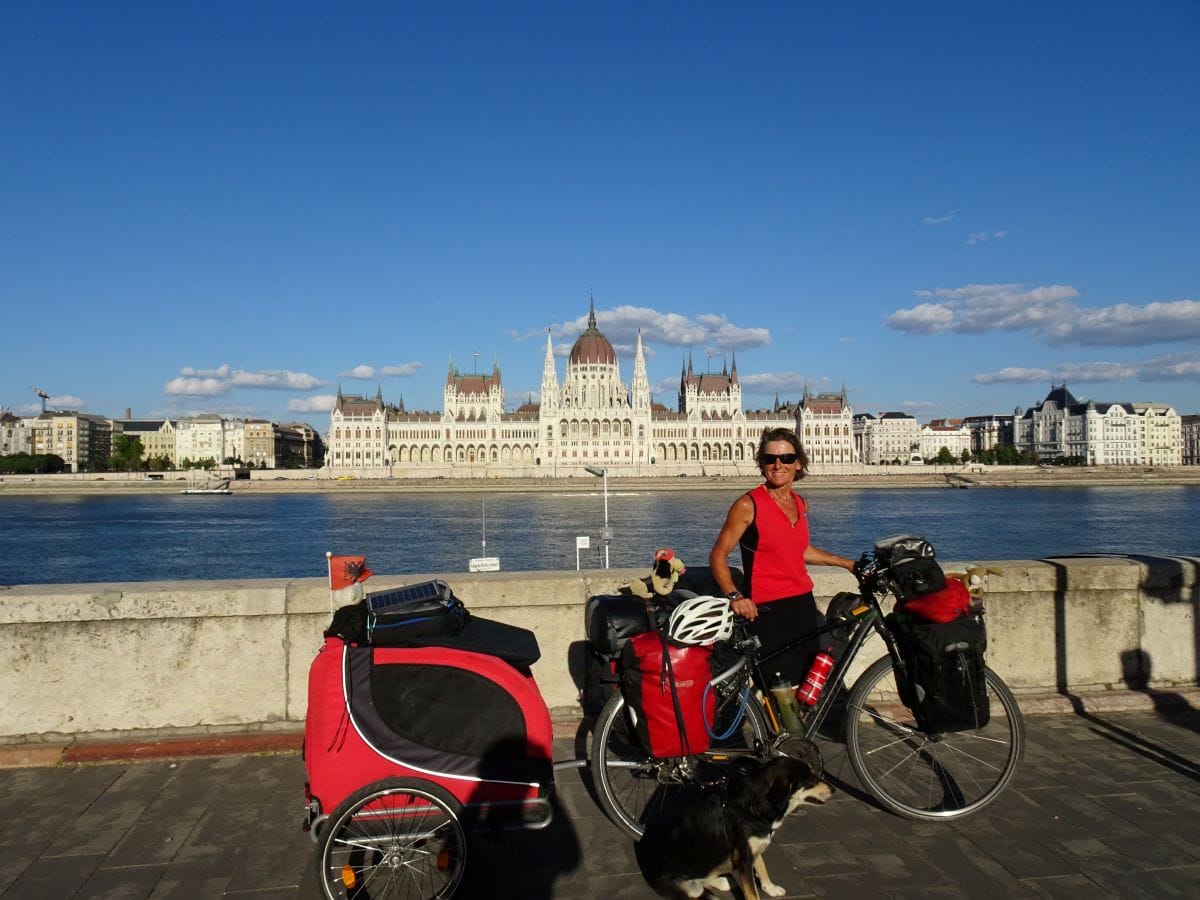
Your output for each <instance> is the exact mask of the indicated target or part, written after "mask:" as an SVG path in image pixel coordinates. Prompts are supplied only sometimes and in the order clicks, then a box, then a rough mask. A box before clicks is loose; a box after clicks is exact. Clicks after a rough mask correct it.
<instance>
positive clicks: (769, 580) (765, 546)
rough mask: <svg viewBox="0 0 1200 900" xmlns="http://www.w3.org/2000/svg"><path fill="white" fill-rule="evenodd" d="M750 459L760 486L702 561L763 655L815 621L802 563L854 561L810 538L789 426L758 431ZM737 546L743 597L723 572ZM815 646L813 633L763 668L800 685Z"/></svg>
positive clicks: (799, 462)
mask: <svg viewBox="0 0 1200 900" xmlns="http://www.w3.org/2000/svg"><path fill="white" fill-rule="evenodd" d="M756 459H757V461H758V467H759V469H760V470H761V471H762V474H763V479H764V483H763V484H761V485H759V486H758V487H756V488H755V489H754V490H752V491H749V492H748V493H745V494H743V495H742V496H740V497H738V498H737V500H735V501H734V502H733V506H731V507H730V508H729V515H727V516H726V517H725V524H724V526H723V527H722V528H721V533H720V534H718V535H717V541H716V543H715V544H713V548H712V552H711V553H710V554H709V555H708V562H709V565H710V566H712V572H713V577H714V578H715V579H716V582H717V584H718V585H720V587H721V590H723V591H725V592H726V593H725V596H727V597H728V598H729V600H730V603H731V604H732V606H733V611H734V612H735V613H737V614H738V615H740V616H743V617H745V618H746V619H749V620H750V623H751V624H750V629H751V631H753V632H754V633H755V634H757V635H758V638H759V640H760V641H761V642H762V651H761V653H762V655H763V656H765V655H767V654H768V653H770V652H772V651H773V650H775V649H776V648H778V647H781V646H782V645H783V644H785V643H787V642H788V641H790V640H794V639H795V638H796V637H798V636H800V635H803V634H806V633H808V632H811V631H815V630H816V629H817V627H818V626H819V625H820V619H819V616H818V614H817V605H816V601H814V600H813V595H812V588H813V581H812V578H811V577H810V576H809V574H808V568H807V565H806V564H809V563H811V564H813V565H818V566H841V567H842V568H843V569H847V570H849V571H851V572H853V571H854V560H852V559H848V558H846V557H845V556H836V555H834V554H832V553H829V552H827V551H825V550H821V549H820V548H819V547H814V546H812V544H810V543H809V534H808V515H807V513H808V507H807V504H805V502H804V498H802V497H801V496H800V495H799V494H797V493H796V492H795V491H793V490H792V484H793V482H795V481H796V479H798V478H803V477H804V476H805V475H807V474H808V457H807V456H806V455H805V453H804V448H803V447H801V446H800V438H798V437H797V436H796V433H795V432H794V431H792V430H791V429H789V428H771V429H766V430H764V431H763V434H762V439H761V440H760V441H759V442H758V455H757V457H756ZM739 544H740V545H741V548H742V568H743V569H745V572H746V584H747V586H748V590H749V592H750V593H749V596H744V595H743V594H742V593H741V592H740V591H738V589H737V587H736V586H735V585H734V583H733V576H732V575H731V573H730V571H729V561H728V559H729V554H730V553H731V552H732V551H733V548H734V546H735V545H739ZM817 649H819V648H818V647H817V646H816V643H815V638H814V639H813V640H811V641H808V642H805V643H803V644H801V645H800V646H799V647H797V648H796V649H794V650H790V651H788V652H787V653H785V654H783V655H781V656H778V657H776V658H775V659H772V660H771V661H770V662H768V663H766V668H767V670H768V672H769V673H772V674H773V673H774V672H779V673H780V674H781V675H783V677H784V678H785V679H787V681H788V683H789V684H799V683H800V682H801V681H802V680H803V679H804V676H805V674H806V672H807V667H808V664H809V661H810V660H811V658H812V656H813V654H814V653H815V652H816V651H817Z"/></svg>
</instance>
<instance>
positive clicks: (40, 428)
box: [30, 411, 112, 472]
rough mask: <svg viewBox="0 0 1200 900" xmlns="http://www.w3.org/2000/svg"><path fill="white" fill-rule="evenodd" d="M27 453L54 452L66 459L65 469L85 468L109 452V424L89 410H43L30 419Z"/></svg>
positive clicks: (105, 456)
mask: <svg viewBox="0 0 1200 900" xmlns="http://www.w3.org/2000/svg"><path fill="white" fill-rule="evenodd" d="M30 452H31V453H34V454H43V453H53V454H55V455H56V456H60V457H62V459H63V461H64V462H66V464H67V471H70V472H84V471H87V468H88V465H89V463H91V462H92V461H93V460H104V459H108V457H109V455H110V454H111V453H112V423H111V421H110V420H108V419H105V418H104V417H102V416H93V415H89V414H88V413H80V412H73V411H59V412H44V413H42V414H41V415H39V416H37V417H35V418H34V419H33V420H32V424H31V426H30Z"/></svg>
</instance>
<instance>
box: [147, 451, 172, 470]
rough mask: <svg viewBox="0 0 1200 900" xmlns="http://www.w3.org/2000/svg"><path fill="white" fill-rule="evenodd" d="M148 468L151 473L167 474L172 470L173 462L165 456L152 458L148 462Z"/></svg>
mask: <svg viewBox="0 0 1200 900" xmlns="http://www.w3.org/2000/svg"><path fill="white" fill-rule="evenodd" d="M146 468H148V469H149V470H150V471H151V472H166V471H167V470H168V469H170V468H171V460H169V459H167V457H165V456H161V455H160V456H152V457H150V458H149V459H148V460H146Z"/></svg>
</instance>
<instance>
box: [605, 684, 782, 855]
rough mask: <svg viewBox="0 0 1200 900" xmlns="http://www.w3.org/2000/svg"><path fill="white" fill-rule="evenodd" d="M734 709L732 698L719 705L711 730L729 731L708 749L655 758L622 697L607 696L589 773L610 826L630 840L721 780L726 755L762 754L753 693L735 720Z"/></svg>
mask: <svg viewBox="0 0 1200 900" xmlns="http://www.w3.org/2000/svg"><path fill="white" fill-rule="evenodd" d="M738 714H739V713H738V708H737V707H736V706H734V704H733V703H732V701H730V703H729V704H728V705H718V707H717V722H716V725H715V727H714V729H713V730H714V731H715V732H716V733H717V734H723V733H725V732H726V731H729V729H730V728H731V727H732V728H733V731H732V733H730V734H729V735H728V737H726V738H725V739H723V740H714V741H713V742H712V746H711V747H710V748H709V749H708V751H707V752H705V753H701V754H698V755H696V756H686V757H677V758H672V759H656V758H655V757H653V756H651V755H650V754H649V753H648V752H647V751H646V750H645V749H644V748H643V747H642V744H641V742H640V741H639V740H638V737H637V734H636V733H635V732H634V730H633V726H632V725H631V724H630V721H629V715H628V712H627V708H626V705H625V698H624V697H622V696H621V694H620V693H615V694H613V695H612V696H611V697H609V698H608V702H607V703H606V704H605V705H604V709H603V710H602V711H601V713H600V717H599V718H598V719H597V720H596V730H595V732H594V733H593V735H592V755H591V765H590V771H591V775H592V784H593V785H594V786H595V788H596V798H597V800H598V801H599V802H600V806H601V808H602V809H603V810H604V813H605V815H607V816H608V818H609V819H611V820H612V822H613V824H614V825H616V826H617V827H618V828H620V829H621V830H622V831H624V832H625V833H626V834H627V835H629V836H630V837H631V838H633V839H634V840H637V839H638V838H640V837H641V836H642V834H643V832H644V831H645V830H646V826H647V825H653V824H656V823H660V822H668V821H670V820H671V819H672V818H674V817H675V816H676V815H678V814H679V813H680V812H681V811H682V810H683V809H685V808H686V807H687V805H688V803H689V802H691V801H692V800H694V799H695V798H696V797H698V796H699V795H700V793H701V792H702V791H703V788H704V785H706V784H708V783H710V782H713V781H715V780H717V779H718V778H720V777H721V776H722V775H723V774H724V773H725V771H726V766H727V764H728V762H729V760H730V759H732V758H734V757H736V756H745V755H751V754H759V753H761V754H765V753H766V752H767V749H766V748H767V747H768V746H769V743H768V742H769V737H768V735H769V732H768V729H767V723H766V721H765V720H764V719H763V714H762V711H761V710H760V709H759V706H758V702H757V700H756V699H755V698H754V697H751V698H750V700H749V701H748V702H747V703H746V705H745V714H744V715H743V716H742V718H741V721H740V723H738V724H737V725H736V727H735V726H734V723H735V722H736V721H737V716H738Z"/></svg>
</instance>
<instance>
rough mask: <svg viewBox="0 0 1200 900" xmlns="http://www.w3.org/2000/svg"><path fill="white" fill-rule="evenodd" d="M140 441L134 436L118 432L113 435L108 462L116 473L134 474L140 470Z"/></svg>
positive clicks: (141, 451)
mask: <svg viewBox="0 0 1200 900" xmlns="http://www.w3.org/2000/svg"><path fill="white" fill-rule="evenodd" d="M144 452H145V448H143V447H142V439H141V438H140V437H138V436H136V435H132V436H131V435H128V434H124V433H122V432H118V433H116V434H114V435H113V442H112V454H111V455H110V456H109V460H110V461H111V463H112V467H113V469H114V470H115V471H118V472H134V471H140V470H141V469H142V453H144Z"/></svg>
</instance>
